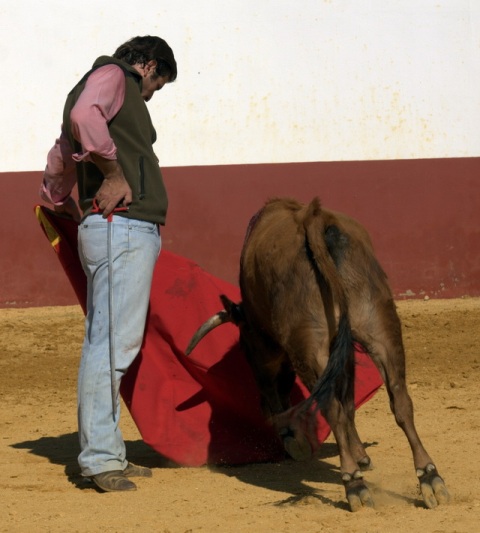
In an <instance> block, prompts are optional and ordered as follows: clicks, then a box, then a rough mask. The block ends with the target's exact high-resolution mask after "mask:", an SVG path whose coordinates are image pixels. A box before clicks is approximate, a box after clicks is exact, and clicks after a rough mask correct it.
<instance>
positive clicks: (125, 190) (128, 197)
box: [90, 153, 132, 218]
mask: <svg viewBox="0 0 480 533" xmlns="http://www.w3.org/2000/svg"><path fill="white" fill-rule="evenodd" d="M90 156H91V158H92V161H93V162H94V163H95V164H96V165H97V167H98V168H99V169H100V170H101V171H102V173H103V175H104V178H105V179H104V180H103V183H102V185H101V186H100V188H99V189H98V191H97V194H96V195H95V199H96V200H97V204H98V207H99V208H100V210H101V211H102V215H103V218H107V217H108V215H110V214H111V213H112V212H113V210H114V209H115V208H116V207H117V206H119V205H121V206H122V207H127V206H128V205H129V204H131V203H132V189H131V188H130V185H129V184H128V183H127V180H126V179H125V176H124V174H123V170H122V167H121V166H120V164H119V163H118V161H115V160H109V159H104V158H103V157H100V156H99V155H97V154H93V153H92V154H90Z"/></svg>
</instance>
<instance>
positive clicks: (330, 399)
mask: <svg viewBox="0 0 480 533" xmlns="http://www.w3.org/2000/svg"><path fill="white" fill-rule="evenodd" d="M240 289H241V295H242V301H241V302H240V303H239V304H234V303H233V302H231V301H230V300H229V299H228V298H226V297H225V296H223V295H222V296H221V299H222V302H223V305H224V308H225V309H224V310H222V311H220V312H219V313H218V314H217V315H215V316H214V317H212V318H211V319H210V320H208V321H207V322H206V323H205V324H204V325H203V326H202V327H201V328H200V329H199V330H198V331H197V333H196V334H195V336H194V337H193V339H192V341H191V343H190V345H189V347H188V348H187V353H190V352H191V350H192V349H193V348H194V346H195V345H196V344H197V343H198V342H199V340H200V339H201V338H202V337H203V336H204V335H205V334H206V333H208V331H210V330H211V329H213V328H214V327H216V326H217V325H220V324H221V323H224V322H233V323H235V324H236V325H237V326H238V327H239V329H240V342H241V344H242V346H243V348H244V351H245V354H246V356H247V358H248V361H249V363H250V365H251V367H252V370H253V372H254V375H255V378H256V380H257V384H258V386H259V389H260V392H261V398H262V408H263V411H264V413H265V415H266V416H267V417H268V418H270V419H272V422H273V423H274V424H275V427H276V428H277V429H278V430H279V433H280V436H282V437H283V440H284V445H285V448H286V450H287V451H288V452H289V454H290V455H291V456H292V457H293V458H296V459H301V458H304V456H305V451H306V444H307V443H308V439H307V438H305V435H302V431H301V430H300V427H301V425H302V424H301V422H302V420H306V419H307V418H306V413H307V411H308V409H309V408H310V407H311V406H312V404H314V407H316V408H318V409H320V410H321V412H322V414H323V415H324V416H325V418H326V420H327V422H328V423H329V425H330V427H331V428H332V431H333V434H334V436H335V439H336V441H337V444H338V449H339V454H340V465H341V474H342V480H343V482H344V485H345V490H346V496H347V499H348V502H349V505H350V508H351V509H352V511H355V510H358V509H360V508H361V507H362V506H371V505H373V501H372V498H371V495H370V492H369V490H368V488H367V486H366V484H365V482H364V480H363V476H362V473H361V470H364V469H368V468H369V467H370V466H371V461H370V457H369V456H368V455H367V453H366V451H365V448H364V446H363V444H362V442H361V440H360V437H359V435H358V433H357V430H356V428H355V422H354V414H355V408H354V402H353V382H354V351H353V343H354V341H356V342H358V343H359V344H361V345H362V346H363V347H364V348H365V350H366V351H367V352H368V354H369V355H370V357H371V358H372V360H373V361H374V363H375V365H376V366H377V368H378V369H379V371H380V373H381V375H382V377H383V381H384V383H385V386H386V389H387V391H388V395H389V399H390V407H391V409H392V412H393V413H394V415H395V420H396V422H397V424H398V425H399V426H400V427H401V428H402V430H403V431H404V433H405V435H406V437H407V439H408V442H409V444H410V447H411V450H412V454H413V462H414V466H415V469H416V474H417V477H418V479H419V483H420V488H421V492H422V496H423V500H424V502H425V504H426V506H427V507H429V508H433V507H436V506H437V505H438V504H439V503H446V502H447V501H448V499H449V495H448V491H447V489H446V487H445V484H444V482H443V480H442V478H441V477H440V475H439V474H438V472H437V469H436V467H435V465H434V463H433V461H432V459H431V457H430V455H429V454H428V453H427V451H426V450H425V448H424V446H423V444H422V442H421V440H420V437H419V436H418V433H417V431H416V429H415V425H414V419H413V418H414V417H413V405H412V400H411V398H410V396H409V394H408V392H407V386H406V382H405V353H404V348H403V341H402V333H401V324H400V320H399V318H398V315H397V312H396V308H395V304H394V301H393V297H392V293H391V290H390V288H389V285H388V282H387V278H386V275H385V273H384V271H383V270H382V268H381V267H380V265H379V263H378V261H377V260H376V258H375V255H374V252H373V247H372V244H371V241H370V238H369V236H368V234H367V232H366V231H365V229H364V228H363V227H362V226H361V225H360V224H359V223H358V222H356V221H354V220H353V219H351V218H349V217H347V216H346V215H343V214H340V213H335V212H333V211H329V210H327V209H323V208H321V207H320V202H319V200H318V199H317V198H315V199H314V200H313V201H312V202H311V203H310V204H308V205H303V204H300V203H299V202H297V201H296V200H292V199H274V200H271V201H269V202H267V203H266V205H265V206H264V208H263V209H262V210H260V211H259V212H258V213H257V214H256V215H255V216H254V217H253V219H252V221H251V222H250V225H249V228H248V231H247V236H246V239H245V243H244V247H243V250H242V255H241V260H240ZM295 374H297V375H298V376H299V378H300V379H301V380H302V382H303V383H304V384H305V385H306V387H307V388H308V389H309V391H310V393H311V396H310V398H308V399H307V400H306V401H305V402H304V403H303V404H302V405H300V406H295V408H293V409H289V408H290V407H291V406H290V403H289V397H290V392H291V389H292V386H293V383H294V378H295ZM302 417H303V418H302ZM307 434H308V432H307ZM308 451H309V452H311V450H310V447H308Z"/></svg>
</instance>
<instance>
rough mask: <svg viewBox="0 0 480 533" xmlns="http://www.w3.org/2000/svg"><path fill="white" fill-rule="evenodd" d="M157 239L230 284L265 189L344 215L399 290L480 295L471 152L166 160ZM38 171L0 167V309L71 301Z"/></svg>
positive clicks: (477, 200) (475, 168)
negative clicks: (379, 157)
mask: <svg viewBox="0 0 480 533" xmlns="http://www.w3.org/2000/svg"><path fill="white" fill-rule="evenodd" d="M163 173H164V178H165V182H166V184H167V188H168V191H169V197H170V207H169V214H168V219H167V226H166V227H165V228H163V230H162V237H163V245H164V248H166V249H169V250H171V251H173V252H175V253H178V254H181V255H184V256H186V257H188V258H191V259H193V260H195V261H196V262H198V263H199V264H200V266H202V267H203V268H205V269H206V270H208V271H210V272H211V273H213V274H215V275H217V276H219V277H221V278H223V279H225V280H227V281H230V282H234V283H235V282H236V280H237V275H238V261H239V255H240V250H241V246H242V242H243V236H244V233H245V229H246V226H247V223H248V220H249V218H250V216H251V215H252V214H253V213H254V212H255V211H256V210H257V209H259V208H260V207H261V205H262V204H263V202H264V201H265V200H267V199H268V198H270V197H273V196H293V197H295V198H298V199H299V200H302V201H309V200H310V199H311V198H312V197H313V196H319V197H320V199H321V200H322V203H323V204H324V205H325V206H327V207H329V208H331V209H335V210H338V211H343V212H345V213H348V214H349V215H351V216H352V217H354V218H356V219H357V220H359V221H360V222H361V223H362V224H364V226H365V227H366V228H367V229H368V231H369V232H370V234H371V236H372V239H373V242H374V245H375V249H376V251H377V255H378V257H379V259H380V261H381V263H382V265H383V267H384V269H385V270H386V272H387V274H388V276H389V278H390V282H391V285H392V288H393V291H394V294H395V297H396V298H398V299H400V298H423V297H425V296H429V297H431V298H452V297H461V296H465V295H468V296H479V295H480V158H458V159H422V160H401V161H361V162H355V161H353V162H352V161H350V162H319V163H289V164H259V165H227V166H226V165H222V166H208V167H206V166H204V167H175V168H165V169H164V170H163ZM40 179H41V172H16V173H3V174H0V184H1V186H2V192H3V203H2V204H3V206H2V209H0V221H1V224H0V238H1V243H2V252H1V255H0V307H25V306H43V305H68V304H72V303H76V301H75V296H74V293H73V291H72V290H71V288H70V286H69V285H68V282H67V280H66V277H65V275H64V274H63V272H62V270H61V269H60V266H59V265H58V264H57V259H56V257H55V254H54V252H53V251H52V250H51V249H50V247H49V244H48V243H47V241H46V239H45V238H44V237H43V234H42V233H41V231H40V228H39V226H38V224H37V222H36V219H35V217H34V214H33V206H34V205H35V203H38V202H39V199H38V196H37V191H38V187H39V183H40Z"/></svg>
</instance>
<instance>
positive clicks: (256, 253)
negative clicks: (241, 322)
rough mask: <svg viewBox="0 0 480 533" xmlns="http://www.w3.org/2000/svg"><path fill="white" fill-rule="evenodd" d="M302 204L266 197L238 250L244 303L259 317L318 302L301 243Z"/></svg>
mask: <svg viewBox="0 0 480 533" xmlns="http://www.w3.org/2000/svg"><path fill="white" fill-rule="evenodd" d="M305 207H306V206H304V205H303V204H301V203H299V202H297V201H295V200H290V199H278V200H272V201H270V202H268V203H267V204H266V205H265V207H264V208H263V209H262V210H261V211H260V212H259V213H257V214H256V215H255V217H254V218H253V219H252V221H253V225H252V227H251V228H250V230H249V234H248V236H247V239H246V241H245V244H244V248H243V251H242V257H241V264H240V288H241V291H242V300H243V302H244V304H245V305H246V306H249V304H251V306H252V308H254V310H255V313H256V314H261V315H262V320H265V319H266V318H267V316H269V317H272V320H276V318H275V315H276V314H277V312H278V313H283V314H285V310H289V309H292V308H295V309H298V308H304V307H305V306H306V305H310V304H312V305H315V306H316V307H318V306H319V305H320V304H321V301H320V300H319V298H320V296H319V293H318V287H317V281H316V278H315V273H314V271H313V270H312V266H311V263H310V261H309V259H308V257H307V253H306V247H305V230H304V226H303V216H304V212H305ZM302 304H303V306H302Z"/></svg>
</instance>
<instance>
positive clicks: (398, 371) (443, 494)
mask: <svg viewBox="0 0 480 533" xmlns="http://www.w3.org/2000/svg"><path fill="white" fill-rule="evenodd" d="M384 311H385V310H384ZM383 320H384V322H383V325H384V326H386V327H384V328H383V330H382V331H380V332H378V331H377V332H376V335H374V337H373V338H374V340H373V341H370V343H369V352H370V354H371V356H372V359H373V360H374V362H375V364H376V365H377V367H378V369H379V370H380V372H381V374H382V376H383V379H384V382H385V386H386V389H387V393H388V397H389V399H390V408H391V410H392V412H393V414H394V416H395V421H396V423H397V424H398V426H399V427H400V428H401V429H402V430H403V432H404V433H405V435H406V437H407V440H408V443H409V444H410V448H411V450H412V455H413V462H414V466H415V469H416V474H417V477H418V479H419V483H420V490H421V493H422V497H423V501H424V502H425V505H426V506H427V507H428V508H430V509H431V508H434V507H436V506H437V505H438V504H440V503H447V502H448V500H449V494H448V491H447V489H446V487H445V483H444V481H443V479H442V478H441V477H440V475H439V473H438V471H437V469H436V467H435V464H434V462H433V460H432V458H431V457H430V455H429V454H428V452H427V450H426V449H425V447H424V446H423V444H422V441H421V440H420V437H419V435H418V433H417V430H416V427H415V423H414V414H413V403H412V399H411V398H410V395H409V394H408V391H407V384H406V379H405V352H404V348H403V341H402V334H401V326H400V320H399V319H398V316H397V314H396V311H395V309H394V305H393V302H392V304H391V306H389V308H388V309H387V310H386V311H385V313H384V315H383ZM380 324H381V322H380Z"/></svg>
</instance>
